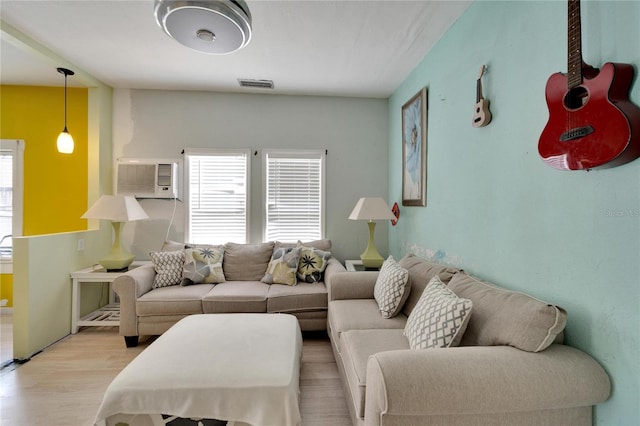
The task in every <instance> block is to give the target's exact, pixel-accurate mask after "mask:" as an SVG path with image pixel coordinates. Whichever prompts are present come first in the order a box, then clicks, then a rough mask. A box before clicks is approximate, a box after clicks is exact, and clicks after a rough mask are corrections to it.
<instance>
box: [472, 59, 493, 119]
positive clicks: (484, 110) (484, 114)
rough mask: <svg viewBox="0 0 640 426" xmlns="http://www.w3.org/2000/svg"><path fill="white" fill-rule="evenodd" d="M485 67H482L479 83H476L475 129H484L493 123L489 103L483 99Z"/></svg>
mask: <svg viewBox="0 0 640 426" xmlns="http://www.w3.org/2000/svg"><path fill="white" fill-rule="evenodd" d="M485 69H486V68H485V66H484V65H482V66H481V67H480V72H479V73H478V81H477V83H476V105H475V107H474V109H473V121H472V122H471V124H473V127H484V126H486V125H487V124H489V123H490V122H491V111H489V101H488V100H487V99H485V98H484V97H482V74H484V72H485Z"/></svg>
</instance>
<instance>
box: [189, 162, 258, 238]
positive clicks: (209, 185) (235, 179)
mask: <svg viewBox="0 0 640 426" xmlns="http://www.w3.org/2000/svg"><path fill="white" fill-rule="evenodd" d="M249 157H250V155H249V151H248V150H189V151H186V152H185V160H186V176H187V182H186V186H187V196H186V199H185V202H186V204H187V220H186V222H187V233H186V234H187V235H186V238H187V241H189V242H191V243H196V244H198V243H200V244H202V243H208V244H224V243H226V242H229V241H232V242H237V243H244V242H247V225H248V194H249V190H248V189H249Z"/></svg>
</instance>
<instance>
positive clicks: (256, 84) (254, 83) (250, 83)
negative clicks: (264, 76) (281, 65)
mask: <svg viewBox="0 0 640 426" xmlns="http://www.w3.org/2000/svg"><path fill="white" fill-rule="evenodd" d="M238 83H240V87H251V88H255V89H273V88H274V85H273V80H251V79H246V78H239V79H238Z"/></svg>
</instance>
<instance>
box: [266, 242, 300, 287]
mask: <svg viewBox="0 0 640 426" xmlns="http://www.w3.org/2000/svg"><path fill="white" fill-rule="evenodd" d="M299 260H300V249H299V248H297V247H296V248H290V247H289V248H285V247H282V248H279V249H276V250H274V251H273V255H272V256H271V260H270V261H269V266H267V273H266V274H264V277H262V280H261V281H262V282H263V283H267V284H286V285H296V284H297V283H298V280H297V279H296V272H297V271H298V262H299Z"/></svg>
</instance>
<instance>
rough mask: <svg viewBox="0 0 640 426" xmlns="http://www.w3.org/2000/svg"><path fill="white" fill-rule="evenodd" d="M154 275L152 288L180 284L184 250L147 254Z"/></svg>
mask: <svg viewBox="0 0 640 426" xmlns="http://www.w3.org/2000/svg"><path fill="white" fill-rule="evenodd" d="M149 256H151V261H152V262H153V268H154V269H155V270H156V275H155V276H154V277H153V288H159V287H167V286H171V285H178V284H180V283H181V282H182V266H183V265H184V250H175V251H152V252H151V253H149Z"/></svg>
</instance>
